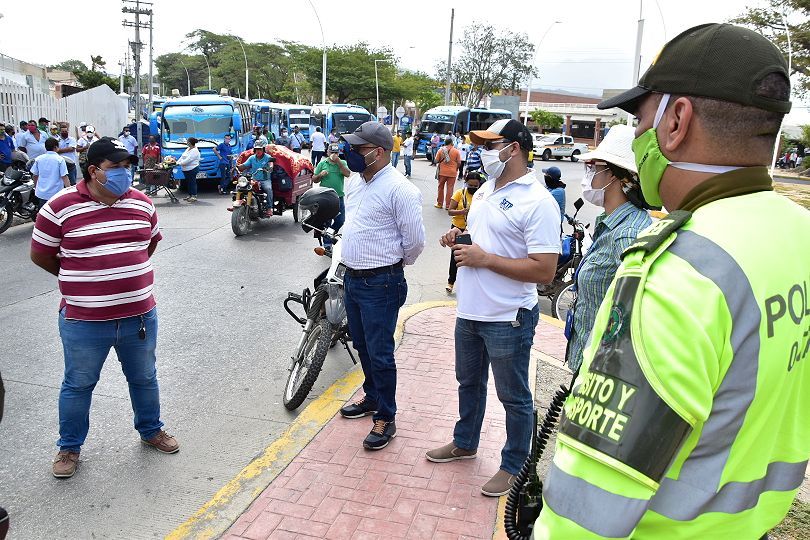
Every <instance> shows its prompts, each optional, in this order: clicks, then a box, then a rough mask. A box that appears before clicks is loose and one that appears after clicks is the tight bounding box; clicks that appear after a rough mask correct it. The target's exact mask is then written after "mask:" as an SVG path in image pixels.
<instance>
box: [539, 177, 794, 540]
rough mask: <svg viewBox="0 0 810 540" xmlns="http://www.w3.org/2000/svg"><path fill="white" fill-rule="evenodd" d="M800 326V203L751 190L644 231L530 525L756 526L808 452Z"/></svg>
mask: <svg viewBox="0 0 810 540" xmlns="http://www.w3.org/2000/svg"><path fill="white" fill-rule="evenodd" d="M726 174H727V175H734V176H732V177H731V178H732V180H733V179H734V178H740V179H743V180H745V179H749V180H750V179H751V178H752V177H757V178H756V179H755V180H756V181H760V182H761V181H762V180H763V177H764V179H765V180H766V181H769V179H768V178H767V172H766V169H764V168H762V167H757V168H749V169H743V170H739V171H734V172H732V173H726ZM722 176H725V175H722ZM809 337H810V212H808V211H807V210H805V209H804V208H801V207H800V206H798V205H796V204H794V203H793V202H791V201H789V200H788V199H786V198H784V197H782V196H780V195H778V194H776V193H774V192H773V191H770V190H769V191H759V192H755V193H749V194H745V195H740V196H735V197H729V198H724V199H720V200H714V201H712V202H709V203H707V204H705V205H704V206H701V207H699V208H697V209H696V210H695V211H694V213H693V214H690V213H688V212H673V213H672V214H670V216H668V217H667V218H664V219H662V220H661V221H660V222H658V223H656V224H654V225H653V226H652V227H651V228H649V229H647V231H645V232H643V233H642V234H641V236H639V238H638V240H637V242H636V244H634V245H633V246H631V247H630V248H628V250H627V251H626V252H625V257H624V260H623V263H622V265H621V267H620V268H619V270H618V272H617V275H616V278H615V280H614V282H613V284H612V285H611V287H610V289H609V290H608V293H607V295H606V297H605V301H604V302H603V303H602V305H601V307H600V309H599V311H598V314H597V318H596V322H595V324H594V329H593V332H592V337H591V342H590V343H589V344H588V346H587V348H586V350H585V358H584V362H583V366H582V369H581V372H580V375H579V377H578V378H577V381H576V383H575V384H574V388H573V391H572V394H571V396H570V397H569V398H568V400H567V401H566V405H565V411H564V416H563V419H562V421H561V423H560V430H559V434H558V438H557V443H556V450H555V455H554V460H553V464H552V467H551V470H550V472H549V474H548V476H547V479H546V482H545V489H544V492H543V501H544V507H543V511H542V512H541V514H540V517H539V518H538V520H537V522H536V524H535V529H534V538H537V539H545V538H552V539H565V540H568V539H577V538H655V539H681V538H683V539H695V538H707V539H708V538H711V539H724V538H728V539H733V540H743V539H749V538H750V539H758V538H760V537H761V536H763V534H765V533H766V532H767V531H769V530H770V529H771V528H772V527H774V526H775V525H777V524H778V523H779V522H780V521H781V520H782V519H783V518H784V516H785V515H786V514H787V511H788V509H789V507H790V505H791V502H792V500H793V498H794V496H795V494H796V491H797V489H798V488H799V486H800V484H801V482H802V480H803V478H804V472H805V469H806V467H807V460H808V456H810V421H808V414H810V367H808V364H809V363H810V339H809Z"/></svg>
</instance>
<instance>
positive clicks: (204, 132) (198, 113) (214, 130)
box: [162, 104, 236, 148]
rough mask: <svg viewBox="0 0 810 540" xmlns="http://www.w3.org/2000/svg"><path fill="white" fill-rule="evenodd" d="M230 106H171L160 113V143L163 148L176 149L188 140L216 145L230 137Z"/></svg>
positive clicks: (234, 140) (233, 141)
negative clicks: (161, 115)
mask: <svg viewBox="0 0 810 540" xmlns="http://www.w3.org/2000/svg"><path fill="white" fill-rule="evenodd" d="M232 122H233V107H232V106H231V105H224V104H223V105H174V106H169V107H166V108H165V109H164V110H163V128H162V131H163V133H162V135H163V136H162V140H163V147H164V148H180V147H182V146H185V145H186V142H187V141H188V138H189V137H195V138H197V139H205V140H206V141H213V142H216V143H220V142H222V141H223V138H224V136H225V134H227V133H230V134H231V135H232V138H231V146H235V145H236V137H233V135H234V133H233V129H232Z"/></svg>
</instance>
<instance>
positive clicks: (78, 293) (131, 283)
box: [31, 181, 162, 321]
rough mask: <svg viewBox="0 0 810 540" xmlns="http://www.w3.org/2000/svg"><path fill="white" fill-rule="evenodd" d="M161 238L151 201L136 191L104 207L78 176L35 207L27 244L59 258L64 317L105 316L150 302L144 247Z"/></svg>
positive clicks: (126, 313)
mask: <svg viewBox="0 0 810 540" xmlns="http://www.w3.org/2000/svg"><path fill="white" fill-rule="evenodd" d="M161 238H162V236H161V234H160V227H158V219H157V212H156V211H155V206H154V205H153V204H152V201H150V200H149V199H148V198H147V197H146V196H145V195H143V194H142V193H141V192H140V191H138V190H136V189H130V190H129V191H128V192H127V193H125V194H124V195H123V196H122V197H121V198H120V199H118V200H117V201H116V202H115V204H113V205H112V206H107V205H106V204H103V203H100V202H98V201H96V200H94V199H93V198H92V197H90V193H89V191H88V189H87V185H86V184H85V182H84V181H80V182H79V183H78V184H76V185H75V186H72V187H69V188H65V189H63V190H62V191H60V192H59V193H58V194H57V195H55V196H54V197H53V198H52V199H51V200H49V201H48V203H47V204H45V205H44V206H43V207H42V209H41V210H40V211H39V215H38V216H37V222H36V226H35V227H34V233H33V236H32V238H31V249H32V250H34V251H38V252H40V253H46V254H48V255H57V256H58V257H59V258H60V268H59V290H60V291H61V292H62V303H61V305H60V309H61V308H62V307H65V306H66V307H67V309H66V311H65V318H67V319H78V320H83V321H109V320H113V319H122V318H125V317H134V316H137V315H143V314H144V313H146V312H148V311H149V310H151V309H152V308H153V307H155V298H154V296H153V295H152V287H153V285H154V273H153V271H152V262H151V261H150V259H149V253H148V248H149V244H150V243H151V242H152V241H153V240H154V241H159V240H160V239H161Z"/></svg>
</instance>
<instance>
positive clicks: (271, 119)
mask: <svg viewBox="0 0 810 540" xmlns="http://www.w3.org/2000/svg"><path fill="white" fill-rule="evenodd" d="M250 106H251V111H252V120H253V125H260V126H262V127H266V128H267V130H268V131H270V132H272V133H273V135H275V136H276V137H278V136H279V135H280V134H281V128H285V129H286V130H287V133H290V134H291V133H292V130H293V128H294V127H298V129H299V130H300V133H301V134H302V135H303V136H304V139H305V141H306V142H305V144H304V146H306V145H308V144H309V136H310V127H309V126H310V109H311V107H309V106H308V105H296V104H294V103H273V102H271V101H270V100H269V99H252V100H250Z"/></svg>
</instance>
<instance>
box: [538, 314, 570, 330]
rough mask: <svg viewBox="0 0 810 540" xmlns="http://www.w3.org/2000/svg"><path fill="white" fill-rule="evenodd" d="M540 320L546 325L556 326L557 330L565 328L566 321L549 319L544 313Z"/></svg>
mask: <svg viewBox="0 0 810 540" xmlns="http://www.w3.org/2000/svg"><path fill="white" fill-rule="evenodd" d="M540 320H541V321H543V322H544V323H548V324H550V325H552V326H556V327H557V328H565V321H561V320H560V319H555V318H554V317H549V316H548V315H543V314H542V313H541V314H540Z"/></svg>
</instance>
